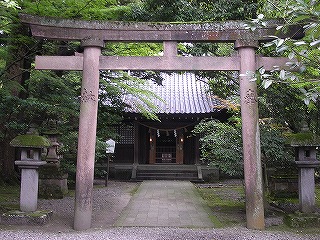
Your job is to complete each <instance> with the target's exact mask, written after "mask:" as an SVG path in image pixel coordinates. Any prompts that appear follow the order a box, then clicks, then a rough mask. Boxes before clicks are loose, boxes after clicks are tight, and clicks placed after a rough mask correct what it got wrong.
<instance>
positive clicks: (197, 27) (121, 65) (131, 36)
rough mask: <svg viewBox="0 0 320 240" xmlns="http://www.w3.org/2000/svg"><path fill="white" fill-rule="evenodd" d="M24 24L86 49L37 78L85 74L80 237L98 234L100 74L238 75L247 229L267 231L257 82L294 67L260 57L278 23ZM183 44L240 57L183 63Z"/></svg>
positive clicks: (43, 59)
mask: <svg viewBox="0 0 320 240" xmlns="http://www.w3.org/2000/svg"><path fill="white" fill-rule="evenodd" d="M20 18H21V21H22V22H23V23H25V24H27V25H28V26H30V29H31V32H32V35H33V36H34V37H37V38H44V39H55V40H64V41H81V45H82V47H83V49H84V51H83V54H78V55H76V56H39V57H36V63H35V67H36V69H38V70H80V71H82V73H83V78H82V86H81V105H80V119H79V137H78V153H77V172H76V194H75V214H74V228H75V229H76V230H85V229H88V228H90V227H91V219H92V189H93V173H94V163H95V144H96V123H97V109H98V91H99V77H100V70H159V71H161V70H163V71H175V70H176V71H180V70H186V71H196V70H207V71H227V70H231V71H239V73H240V74H239V76H240V77H239V83H240V100H241V118H242V138H243V159H244V178H245V193H246V220H247V227H248V228H251V229H264V228H265V221H264V202H263V201H264V198H263V187H262V168H261V151H260V131H259V124H258V117H259V116H258V100H257V98H258V96H257V85H256V82H255V81H252V76H253V74H254V73H255V72H256V70H257V69H258V68H259V67H264V68H265V69H266V70H272V69H273V68H274V66H285V64H286V62H288V61H289V60H288V59H286V58H270V57H262V56H258V55H256V52H255V50H256V48H257V47H258V46H259V43H260V42H266V41H272V40H273V37H270V36H274V35H277V34H278V33H277V30H276V28H277V26H278V25H279V24H278V22H275V21H270V22H267V23H266V25H265V26H263V27H258V28H257V29H256V30H255V31H254V32H252V31H251V30H250V29H246V28H245V27H244V23H243V22H239V21H227V22H223V23H221V22H218V23H216V22H213V23H174V24H173V23H140V22H130V23H128V22H99V21H80V20H66V19H53V18H43V17H36V16H30V15H20ZM291 30H292V31H291ZM296 34H299V35H300V36H295V35H296ZM281 37H301V31H299V29H297V28H294V29H289V30H288V32H286V35H285V36H281ZM108 42H160V43H163V56H155V57H147V56H143V57H138V56H126V57H124V56H102V55H101V53H102V48H103V47H104V44H105V43H108ZM178 42H187V43H193V42H210V43H215V42H228V43H233V44H234V48H235V49H236V50H237V54H236V55H235V56H232V57H214V56H200V57H193V56H188V57H184V56H178V54H177V43H178Z"/></svg>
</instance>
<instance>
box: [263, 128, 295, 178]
mask: <svg viewBox="0 0 320 240" xmlns="http://www.w3.org/2000/svg"><path fill="white" fill-rule="evenodd" d="M260 135H261V140H260V144H261V157H262V161H263V162H264V164H265V166H266V167H267V168H273V169H275V170H276V172H277V173H286V174H288V173H290V172H293V171H294V170H295V169H296V168H295V163H294V154H293V151H292V150H293V149H291V148H288V147H287V146H286V144H287V139H286V137H285V136H284V134H283V129H282V128H281V127H279V126H277V125H272V124H268V125H267V124H260Z"/></svg>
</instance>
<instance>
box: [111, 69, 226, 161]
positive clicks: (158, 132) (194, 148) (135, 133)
mask: <svg viewBox="0 0 320 240" xmlns="http://www.w3.org/2000/svg"><path fill="white" fill-rule="evenodd" d="M162 78H163V82H162V84H161V85H157V84H155V83H151V82H150V88H149V90H150V91H152V92H153V93H154V94H156V95H157V96H159V97H160V99H161V100H159V99H158V98H154V99H153V104H154V105H155V106H157V107H158V110H157V112H156V114H157V116H158V117H159V119H160V121H155V120H148V119H146V118H144V117H142V115H141V114H140V113H139V111H138V110H135V109H134V108H128V109H127V111H126V113H125V115H124V116H125V121H124V122H123V124H122V125H120V126H118V127H117V132H118V134H119V136H120V138H119V140H118V142H117V144H116V149H115V158H114V161H113V164H186V165H194V164H200V153H199V137H198V136H195V135H194V134H192V130H193V129H194V127H195V125H197V124H198V123H199V122H200V121H201V120H202V119H205V118H206V119H207V118H211V119H218V120H221V121H225V120H226V119H227V109H226V106H225V105H224V103H223V102H222V101H221V100H220V99H219V98H217V97H216V96H214V95H213V94H212V93H210V92H209V86H208V84H207V83H206V80H205V79H201V80H200V79H197V77H196V76H195V74H194V73H190V72H185V73H182V74H177V73H172V74H164V73H163V74H162ZM124 99H125V101H126V103H127V104H128V105H129V106H130V105H131V103H132V102H135V101H138V100H137V99H135V97H132V96H131V97H125V98H124Z"/></svg>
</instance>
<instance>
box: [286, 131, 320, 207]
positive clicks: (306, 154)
mask: <svg viewBox="0 0 320 240" xmlns="http://www.w3.org/2000/svg"><path fill="white" fill-rule="evenodd" d="M289 138H290V145H291V146H292V147H294V148H295V161H296V164H297V167H298V169H299V176H298V182H299V210H300V211H301V212H302V213H312V212H314V210H315V178H314V175H315V168H317V167H319V166H320V161H318V160H317V156H316V155H317V147H318V146H320V137H319V136H316V135H314V134H313V133H311V132H310V131H308V129H306V128H305V129H303V131H302V132H301V133H296V134H291V135H290V136H289Z"/></svg>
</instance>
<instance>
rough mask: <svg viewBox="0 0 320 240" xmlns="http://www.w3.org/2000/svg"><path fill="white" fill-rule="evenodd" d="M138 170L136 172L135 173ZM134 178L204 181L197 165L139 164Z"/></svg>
mask: <svg viewBox="0 0 320 240" xmlns="http://www.w3.org/2000/svg"><path fill="white" fill-rule="evenodd" d="M134 171H136V173H134ZM132 179H136V180H137V181H142V180H188V181H192V182H202V181H203V180H202V176H201V169H200V174H199V168H198V167H197V166H196V165H176V164H152V165H151V164H150V165H137V166H136V169H134V170H133V174H132Z"/></svg>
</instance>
